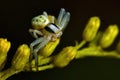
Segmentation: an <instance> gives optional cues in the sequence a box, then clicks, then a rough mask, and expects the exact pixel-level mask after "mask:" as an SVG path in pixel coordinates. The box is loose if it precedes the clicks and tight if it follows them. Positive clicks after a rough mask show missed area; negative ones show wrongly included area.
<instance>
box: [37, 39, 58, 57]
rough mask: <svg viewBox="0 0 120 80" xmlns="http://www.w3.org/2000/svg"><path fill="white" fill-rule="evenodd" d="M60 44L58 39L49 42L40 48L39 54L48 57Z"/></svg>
mask: <svg viewBox="0 0 120 80" xmlns="http://www.w3.org/2000/svg"><path fill="white" fill-rule="evenodd" d="M59 43H60V39H57V40H56V41H53V42H52V41H51V42H49V43H48V44H47V45H46V46H45V47H44V48H42V49H41V50H40V51H39V54H41V55H42V56H44V57H48V56H50V55H51V54H52V53H53V51H54V50H55V49H56V47H57V45H58V44H59Z"/></svg>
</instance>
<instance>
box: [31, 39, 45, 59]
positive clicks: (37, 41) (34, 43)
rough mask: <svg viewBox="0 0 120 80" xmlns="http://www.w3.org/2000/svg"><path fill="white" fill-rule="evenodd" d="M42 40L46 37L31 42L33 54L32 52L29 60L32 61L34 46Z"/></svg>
mask: <svg viewBox="0 0 120 80" xmlns="http://www.w3.org/2000/svg"><path fill="white" fill-rule="evenodd" d="M42 41H44V37H40V38H37V39H36V40H35V41H33V42H32V43H31V44H30V50H31V54H30V58H29V61H31V60H32V58H33V51H34V49H33V47H34V46H36V45H37V44H39V43H41V42H42Z"/></svg>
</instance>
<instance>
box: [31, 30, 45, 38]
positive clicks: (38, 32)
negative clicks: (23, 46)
mask: <svg viewBox="0 0 120 80" xmlns="http://www.w3.org/2000/svg"><path fill="white" fill-rule="evenodd" d="M29 33H30V34H31V35H32V36H33V37H34V38H36V39H37V38H38V35H43V33H42V32H41V31H39V30H35V29H29Z"/></svg>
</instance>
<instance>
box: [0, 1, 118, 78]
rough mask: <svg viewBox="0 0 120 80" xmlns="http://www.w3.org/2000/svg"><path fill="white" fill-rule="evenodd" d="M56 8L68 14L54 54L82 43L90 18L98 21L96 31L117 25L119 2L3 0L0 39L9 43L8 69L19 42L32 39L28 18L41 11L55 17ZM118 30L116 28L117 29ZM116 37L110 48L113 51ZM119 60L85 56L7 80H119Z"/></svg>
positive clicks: (0, 8)
mask: <svg viewBox="0 0 120 80" xmlns="http://www.w3.org/2000/svg"><path fill="white" fill-rule="evenodd" d="M60 8H65V9H66V11H69V12H70V13H71V20H70V23H69V24H68V26H67V28H66V30H65V32H64V34H63V36H62V39H61V43H60V45H59V46H58V47H57V49H56V51H55V53H58V52H59V51H60V50H61V49H62V48H63V47H65V46H69V45H74V44H75V40H77V41H81V40H82V31H83V29H84V27H85V25H86V23H87V21H88V20H89V18H90V17H92V16H99V17H100V19H101V28H100V30H105V29H106V28H107V27H108V25H110V24H117V25H118V26H120V3H119V1H117V0H109V1H105V0H103V1H102V0H88V1H87V0H3V1H0V37H4V38H7V39H8V40H9V41H11V43H12V46H11V50H10V51H9V53H8V60H7V64H6V68H7V67H10V65H11V63H10V62H11V59H12V57H13V55H14V53H15V51H16V49H17V47H18V46H19V45H21V44H23V43H26V44H28V45H29V44H30V43H31V42H32V41H33V40H34V39H33V38H32V37H31V35H30V34H29V32H28V29H29V28H32V26H31V19H32V18H33V17H34V16H36V15H39V14H42V12H43V11H46V12H48V14H51V15H55V16H56V17H57V16H58V13H59V10H60ZM119 29H120V27H119ZM119 39H120V35H118V37H117V39H116V41H115V42H114V45H112V47H110V48H109V49H110V50H112V49H115V46H116V44H117V41H118V40H119ZM119 79H120V60H119V59H115V58H100V57H97V58H95V57H88V58H84V59H79V60H73V61H72V62H71V63H70V64H69V65H68V66H67V67H65V68H61V69H60V68H54V69H50V70H45V71H41V72H21V73H19V74H16V75H14V76H12V77H10V78H8V79H7V80H119Z"/></svg>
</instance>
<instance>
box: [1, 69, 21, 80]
mask: <svg viewBox="0 0 120 80" xmlns="http://www.w3.org/2000/svg"><path fill="white" fill-rule="evenodd" d="M19 72H21V70H19V71H16V70H14V69H12V68H9V69H7V70H4V71H2V72H0V80H6V79H7V78H9V77H10V76H12V75H14V74H17V73H19Z"/></svg>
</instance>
